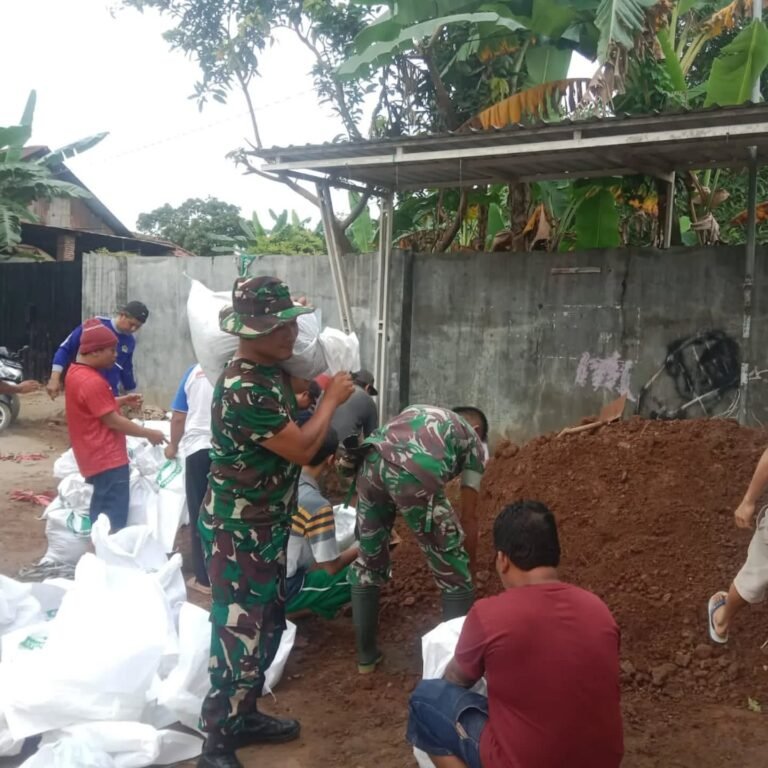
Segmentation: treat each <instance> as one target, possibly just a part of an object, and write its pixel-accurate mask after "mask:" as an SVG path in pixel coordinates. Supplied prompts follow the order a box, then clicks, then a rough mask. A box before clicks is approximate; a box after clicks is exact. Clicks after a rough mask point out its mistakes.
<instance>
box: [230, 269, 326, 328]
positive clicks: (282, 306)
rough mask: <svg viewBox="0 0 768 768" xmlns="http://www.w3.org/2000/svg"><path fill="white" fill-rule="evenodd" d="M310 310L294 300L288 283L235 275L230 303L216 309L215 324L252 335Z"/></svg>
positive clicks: (277, 279)
mask: <svg viewBox="0 0 768 768" xmlns="http://www.w3.org/2000/svg"><path fill="white" fill-rule="evenodd" d="M314 311H315V310H314V308H313V307H304V306H301V305H300V304H294V302H293V299H291V292H290V291H289V290H288V286H287V285H286V284H285V283H284V282H283V281H282V280H280V279H279V278H277V277H266V276H263V277H239V278H238V279H237V280H235V285H234V287H233V288H232V306H231V307H224V309H222V310H221V312H219V327H220V328H221V330H222V331H224V332H225V333H231V334H233V335H234V336H242V337H243V338H246V339H255V338H257V337H258V336H265V335H266V334H268V333H271V332H272V331H274V330H275V328H279V327H280V326H281V325H285V324H286V323H290V322H291V321H292V320H295V319H296V318H297V317H298V316H299V315H306V314H309V313H310V312H314Z"/></svg>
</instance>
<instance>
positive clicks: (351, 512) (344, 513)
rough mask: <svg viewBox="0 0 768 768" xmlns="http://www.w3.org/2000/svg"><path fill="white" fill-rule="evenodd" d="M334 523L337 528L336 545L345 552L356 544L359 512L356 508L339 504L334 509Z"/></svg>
mask: <svg viewBox="0 0 768 768" xmlns="http://www.w3.org/2000/svg"><path fill="white" fill-rule="evenodd" d="M333 521H334V523H335V526H336V544H337V545H338V547H339V550H340V551H342V552H343V551H344V550H345V549H349V547H351V546H352V545H353V544H354V543H355V524H356V523H357V510H356V509H355V508H354V507H347V506H346V505H344V504H337V505H336V506H335V507H334V508H333Z"/></svg>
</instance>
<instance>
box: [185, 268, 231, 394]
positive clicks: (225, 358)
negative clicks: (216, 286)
mask: <svg viewBox="0 0 768 768" xmlns="http://www.w3.org/2000/svg"><path fill="white" fill-rule="evenodd" d="M231 301H232V292H231V291H221V292H220V293H214V292H213V291H210V290H208V288H206V287H205V286H204V285H203V284H202V283H201V282H199V281H197V280H193V281H192V285H191V287H190V289H189V298H188V299H187V320H188V321H189V333H190V336H191V337H192V348H193V349H194V350H195V357H196V358H197V362H198V363H200V367H201V368H202V369H203V372H204V373H205V375H206V376H207V377H208V380H209V381H210V382H211V384H215V383H216V382H217V381H218V378H219V376H221V372H222V371H223V370H224V368H226V366H227V363H228V362H229V361H230V360H231V359H232V358H233V357H234V355H235V351H236V350H237V344H238V338H237V336H233V335H232V334H230V333H224V331H222V330H221V329H220V328H219V312H220V310H221V309H222V308H223V307H226V306H227V305H228V304H230V303H231Z"/></svg>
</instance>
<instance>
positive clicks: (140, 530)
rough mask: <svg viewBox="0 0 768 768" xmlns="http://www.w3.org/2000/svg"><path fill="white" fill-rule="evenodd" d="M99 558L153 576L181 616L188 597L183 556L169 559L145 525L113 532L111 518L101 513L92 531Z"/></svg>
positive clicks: (172, 609)
mask: <svg viewBox="0 0 768 768" xmlns="http://www.w3.org/2000/svg"><path fill="white" fill-rule="evenodd" d="M91 540H92V541H93V548H94V550H95V552H96V557H98V558H99V559H100V560H103V561H104V562H105V563H107V564H109V565H118V566H121V567H123V568H128V569H131V570H136V571H141V572H143V573H146V574H149V575H151V576H152V577H153V578H154V579H155V580H156V581H157V583H158V584H159V585H160V587H161V588H162V589H163V592H164V593H165V596H166V599H167V600H168V605H169V606H170V609H171V612H172V614H173V616H174V617H178V615H179V611H180V610H181V606H182V604H183V603H184V602H185V601H186V599H187V587H186V584H185V583H184V576H183V575H182V573H181V555H179V554H176V555H173V557H171V558H170V559H168V557H167V555H166V554H165V548H164V547H163V545H162V544H161V543H160V542H158V541H157V539H156V538H155V537H154V535H153V532H152V530H151V529H150V528H149V526H146V525H131V526H128V528H123V529H122V530H121V531H118V532H117V533H113V534H111V535H110V533H109V519H108V518H107V516H106V515H99V519H98V520H97V521H96V523H94V526H93V531H92V533H91Z"/></svg>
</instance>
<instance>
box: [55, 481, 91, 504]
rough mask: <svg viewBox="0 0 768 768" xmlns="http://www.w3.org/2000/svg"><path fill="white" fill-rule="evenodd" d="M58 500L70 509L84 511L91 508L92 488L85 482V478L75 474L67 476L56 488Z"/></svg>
mask: <svg viewBox="0 0 768 768" xmlns="http://www.w3.org/2000/svg"><path fill="white" fill-rule="evenodd" d="M58 494H59V498H60V499H61V500H62V501H63V502H64V504H66V505H67V506H68V507H71V508H72V509H80V510H86V509H89V508H90V506H91V497H92V496H93V486H92V485H89V484H88V483H86V482H85V478H84V477H83V476H82V475H81V474H79V473H77V472H76V473H75V474H73V475H67V476H66V477H65V478H64V479H63V480H62V481H61V482H60V483H59V488H58Z"/></svg>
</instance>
